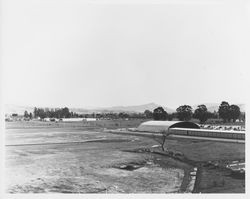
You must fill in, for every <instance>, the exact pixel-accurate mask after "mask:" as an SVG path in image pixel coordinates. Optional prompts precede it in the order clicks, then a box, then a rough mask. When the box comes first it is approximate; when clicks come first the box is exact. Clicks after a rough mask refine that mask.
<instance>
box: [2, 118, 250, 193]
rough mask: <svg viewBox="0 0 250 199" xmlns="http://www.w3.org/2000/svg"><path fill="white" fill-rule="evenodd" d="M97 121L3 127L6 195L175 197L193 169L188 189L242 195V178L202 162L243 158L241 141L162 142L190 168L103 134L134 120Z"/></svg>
mask: <svg viewBox="0 0 250 199" xmlns="http://www.w3.org/2000/svg"><path fill="white" fill-rule="evenodd" d="M98 122H99V123H98ZM98 122H96V123H93V122H92V123H89V124H88V125H86V124H85V125H83V124H82V123H67V124H65V123H45V122H37V123H36V122H32V123H29V122H17V123H15V122H9V123H6V134H5V135H6V172H5V173H6V176H5V180H6V191H7V192H8V193H178V192H185V191H186V187H187V185H188V182H189V172H190V170H191V169H192V168H193V167H194V166H198V167H199V171H198V172H197V182H196V184H195V189H194V191H195V192H202V193H218V192H220V193H230V192H231V193H235V192H239V193H244V192H245V179H244V178H235V177H233V176H232V175H231V173H230V172H229V171H228V170H225V169H223V168H220V167H218V168H217V167H211V166H210V167H208V166H206V163H207V162H208V161H212V162H216V161H217V162H223V161H231V160H244V158H245V145H244V144H237V143H222V142H212V141H202V140H199V141H197V140H190V139H188V140H185V139H169V140H167V142H166V147H167V148H168V149H169V150H171V151H174V152H181V153H183V154H184V156H185V157H186V158H187V159H188V160H190V162H192V164H190V162H185V161H179V160H176V159H173V158H171V157H168V156H164V155H160V154H155V153H152V152H147V151H146V152H143V151H142V152H140V153H139V152H135V151H138V149H151V150H152V149H154V148H152V146H153V145H156V144H157V142H156V141H155V140H153V139H150V138H145V137H139V136H131V135H129V136H128V135H115V134H109V133H105V132H103V128H115V127H116V128H122V127H126V125H127V127H135V126H137V125H138V123H140V121H133V122H130V123H129V121H124V122H123V121H106V122H105V121H101V123H100V121H98ZM48 124H50V125H48ZM117 124H118V125H117ZM104 126H105V127H104Z"/></svg>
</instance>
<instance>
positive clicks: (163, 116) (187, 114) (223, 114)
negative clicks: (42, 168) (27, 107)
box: [24, 101, 245, 123]
mask: <svg viewBox="0 0 250 199" xmlns="http://www.w3.org/2000/svg"><path fill="white" fill-rule="evenodd" d="M242 115H243V114H242V113H241V112H240V108H239V107H238V106H237V105H229V103H228V102H225V101H223V102H222V103H221V104H220V106H219V109H218V111H217V112H213V113H212V112H209V111H208V110H207V107H206V106H205V105H204V104H201V105H199V106H198V107H197V109H195V110H194V112H193V109H192V107H191V106H189V105H182V106H180V107H178V108H177V109H176V112H174V113H171V114H168V113H167V112H166V111H165V110H164V108H162V107H158V108H156V109H154V110H153V111H150V110H145V111H144V113H125V112H121V113H114V112H107V113H90V114H78V113H74V112H70V110H69V108H67V107H64V108H58V109H49V108H45V109H43V108H36V107H35V108H34V112H33V113H28V112H27V111H25V112H24V117H26V118H33V117H34V118H37V117H40V118H42V119H43V118H46V117H49V118H98V119H127V118H129V119H154V120H173V119H174V118H178V119H179V120H181V121H188V120H190V119H191V118H196V119H198V120H199V121H200V123H204V122H206V121H207V119H209V118H221V119H223V121H224V122H230V121H231V120H232V121H234V122H235V121H236V119H239V118H240V116H242ZM244 116H245V115H243V118H242V119H243V120H244Z"/></svg>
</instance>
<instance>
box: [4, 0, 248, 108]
mask: <svg viewBox="0 0 250 199" xmlns="http://www.w3.org/2000/svg"><path fill="white" fill-rule="evenodd" d="M91 2H94V3H91ZM120 2H121V1H120ZM148 2H150V1H148ZM158 2H159V1H158ZM198 2H199V3H198ZM2 8H3V13H2V17H3V19H2V22H3V24H2V33H3V34H2V36H3V37H2V38H3V41H2V51H3V57H2V61H3V71H2V72H3V86H4V95H3V96H4V101H5V103H7V104H17V105H31V106H56V107H60V106H68V107H88V106H95V107H104V106H116V105H137V104H145V103H149V102H155V103H158V104H161V105H164V106H168V107H172V108H176V107H177V106H179V105H182V104H190V105H192V104H197V103H198V104H199V103H206V102H218V103H220V102H221V101H222V100H226V101H228V102H229V103H230V104H231V103H246V90H247V86H246V85H247V84H246V82H247V79H248V78H249V77H248V76H247V73H246V70H247V67H249V66H250V56H249V55H250V36H249V35H250V4H249V2H248V1H239V0H237V1H220V0H218V1H210V3H209V1H202V0H201V1H186V3H183V2H182V1H175V3H173V1H168V2H167V3H165V4H151V3H142V1H140V2H139V1H137V3H133V4H132V3H131V4H129V3H127V4H114V3H112V2H111V1H109V3H102V4H101V3H100V2H99V1H80V0H79V1H78V0H68V1H65V0H64V1H63V0H48V1H46V0H43V1H38V0H22V1H20V0H3V4H2ZM248 90H249V89H248Z"/></svg>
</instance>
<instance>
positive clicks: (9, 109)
mask: <svg viewBox="0 0 250 199" xmlns="http://www.w3.org/2000/svg"><path fill="white" fill-rule="evenodd" d="M204 105H206V107H207V109H208V111H210V112H214V111H218V109H219V106H220V103H204ZM237 105H238V106H239V107H240V110H241V111H242V112H245V104H237ZM159 106H161V105H159V104H155V103H149V104H143V105H137V106H113V107H105V108H70V111H73V112H76V113H80V114H87V113H93V112H95V113H107V112H114V113H118V112H127V113H133V112H134V113H143V112H144V111H145V110H150V111H153V110H154V109H155V108H157V107H159ZM197 106H198V105H193V106H192V108H193V110H195V109H196V108H197ZM162 107H163V108H164V109H165V110H166V111H167V113H173V112H175V109H172V108H169V107H165V106H162ZM43 108H45V107H43ZM25 110H27V111H28V112H33V111H34V107H31V106H18V105H10V104H7V105H5V113H6V114H12V113H17V114H20V115H22V114H23V113H24V111H25Z"/></svg>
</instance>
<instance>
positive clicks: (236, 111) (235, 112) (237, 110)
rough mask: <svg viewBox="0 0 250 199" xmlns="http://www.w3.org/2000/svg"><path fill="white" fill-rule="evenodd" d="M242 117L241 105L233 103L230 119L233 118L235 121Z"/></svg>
mask: <svg viewBox="0 0 250 199" xmlns="http://www.w3.org/2000/svg"><path fill="white" fill-rule="evenodd" d="M239 117H240V107H239V106H237V105H234V104H232V105H231V106H230V119H233V122H235V121H236V119H239Z"/></svg>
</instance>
